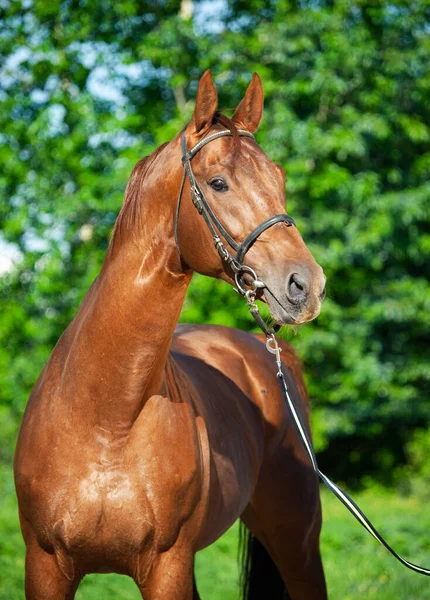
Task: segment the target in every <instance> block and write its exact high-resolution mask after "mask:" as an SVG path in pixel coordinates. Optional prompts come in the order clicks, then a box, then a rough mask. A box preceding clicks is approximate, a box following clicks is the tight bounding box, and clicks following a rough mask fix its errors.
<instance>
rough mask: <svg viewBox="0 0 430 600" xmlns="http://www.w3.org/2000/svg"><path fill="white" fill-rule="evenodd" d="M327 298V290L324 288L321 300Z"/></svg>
mask: <svg viewBox="0 0 430 600" xmlns="http://www.w3.org/2000/svg"><path fill="white" fill-rule="evenodd" d="M325 296H326V289H325V287H324V289H323V291H322V292H321V294H320V298H321V300H324V298H325Z"/></svg>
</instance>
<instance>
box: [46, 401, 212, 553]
mask: <svg viewBox="0 0 430 600" xmlns="http://www.w3.org/2000/svg"><path fill="white" fill-rule="evenodd" d="M164 403H165V401H164V400H163V399H161V398H160V399H159V400H157V401H154V406H153V410H151V411H149V410H144V411H143V412H144V413H146V414H144V415H142V419H141V420H140V421H139V420H138V422H137V423H136V424H135V425H134V427H133V430H132V431H131V433H130V434H129V436H128V439H127V443H126V444H125V445H124V446H123V447H122V448H120V449H117V451H116V453H115V454H114V453H110V452H109V450H108V449H106V450H104V451H103V452H102V453H100V454H99V456H98V457H97V460H95V461H92V462H88V463H87V464H86V465H85V467H83V468H81V469H80V471H79V473H74V474H73V476H72V477H71V478H70V480H69V481H70V484H71V487H70V488H69V490H68V492H67V494H66V495H64V497H63V501H62V502H61V506H58V507H57V510H55V519H54V520H55V522H57V521H58V520H61V521H62V522H63V523H64V525H63V526H62V527H61V528H60V529H59V532H60V533H61V535H62V536H63V538H64V539H63V543H64V544H65V545H66V547H69V548H70V549H71V550H73V548H74V547H75V548H77V549H78V548H80V547H83V546H84V545H85V544H86V545H87V546H88V544H90V545H91V544H96V545H98V546H99V547H100V548H101V547H106V546H107V545H109V544H114V546H115V548H116V549H117V551H118V548H119V547H122V549H123V551H124V552H127V551H130V552H131V551H133V552H136V551H139V552H140V551H144V547H145V545H146V544H151V545H152V546H154V545H155V546H156V547H157V548H161V549H165V548H168V547H169V546H170V545H172V544H173V543H174V541H175V539H176V538H177V535H178V531H179V529H180V527H181V524H183V523H184V522H186V521H188V520H190V519H193V518H194V514H195V513H196V512H198V504H199V501H200V498H201V471H200V451H199V445H198V442H197V437H196V433H195V431H194V427H193V426H192V424H191V421H190V420H189V418H188V416H187V414H186V413H187V410H188V409H186V408H184V407H183V406H182V405H176V407H173V409H172V407H171V406H169V407H168V408H169V410H168V411H167V404H166V411H165V414H164V418H163V414H162V413H163V408H164ZM155 405H156V406H155ZM172 410H173V411H174V412H175V413H176V419H174V420H173V421H172V414H171V413H172ZM155 412H156V413H157V419H156V422H154V419H153V418H151V417H152V416H153V415H154V414H155ZM184 413H185V414H184ZM145 417H146V418H145Z"/></svg>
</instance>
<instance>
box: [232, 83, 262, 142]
mask: <svg viewBox="0 0 430 600" xmlns="http://www.w3.org/2000/svg"><path fill="white" fill-rule="evenodd" d="M263 106H264V92H263V84H262V83H261V79H260V76H259V75H258V74H257V73H253V74H252V79H251V83H250V84H249V86H248V89H247V90H246V93H245V96H244V98H243V100H242V101H241V102H240V104H239V106H238V107H237V108H236V110H235V111H234V115H233V121H234V122H235V123H236V125H237V126H238V127H240V128H241V129H246V130H247V131H250V132H251V133H254V131H257V129H258V126H259V125H260V121H261V117H262V116H263Z"/></svg>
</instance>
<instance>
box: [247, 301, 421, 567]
mask: <svg viewBox="0 0 430 600" xmlns="http://www.w3.org/2000/svg"><path fill="white" fill-rule="evenodd" d="M245 297H246V301H247V303H248V308H249V310H250V312H251V315H252V316H253V318H254V319H255V321H256V323H257V324H258V325H259V326H260V327H261V329H262V330H263V331H264V333H265V335H266V337H267V340H266V348H267V350H268V351H269V352H270V353H271V354H274V357H275V362H276V365H277V367H278V370H277V373H276V377H277V379H278V382H279V386H280V388H281V392H282V395H283V397H284V400H285V403H286V405H287V407H288V410H289V413H290V415H291V417H292V418H293V423H294V426H295V428H296V430H297V433H298V434H299V438H300V441H301V442H302V444H303V447H304V448H305V450H306V452H307V454H308V456H309V458H310V461H311V463H312V467H313V469H314V471H315V473H316V474H317V475H318V476H319V477H320V479H321V480H322V481H323V483H324V484H325V485H326V486H327V487H328V489H329V490H330V491H331V492H333V494H334V495H335V496H336V497H337V498H338V499H339V500H340V501H341V502H342V504H343V505H344V506H346V508H347V509H348V510H349V512H350V513H351V514H352V515H353V516H354V517H355V518H356V519H357V521H358V522H359V523H360V524H361V525H362V526H363V527H364V528H365V529H366V530H367V531H368V532H369V533H370V535H372V536H373V537H374V538H375V539H376V540H378V542H379V543H380V544H382V545H383V546H385V548H386V549H387V550H388V551H389V552H391V554H392V555H393V556H394V557H395V558H397V560H398V561H399V562H401V563H402V565H404V566H405V567H407V568H408V569H411V570H412V571H415V573H420V574H421V575H430V569H425V568H424V567H420V566H419V565H415V564H414V563H411V562H409V561H408V560H405V559H404V558H402V557H401V556H400V555H399V554H397V552H396V551H395V550H393V548H391V546H390V545H389V544H388V543H387V542H386V541H385V540H384V538H383V537H382V535H381V534H380V533H379V532H378V531H377V530H376V529H375V528H374V527H373V525H372V523H371V522H370V521H369V519H368V518H367V517H366V515H365V514H364V513H363V511H362V510H361V509H360V508H359V507H358V506H357V504H356V503H355V502H354V500H352V498H350V497H349V496H348V494H347V493H346V492H344V491H343V490H342V489H341V488H340V487H339V486H338V485H336V484H335V483H333V481H331V479H329V478H328V477H327V476H326V475H324V473H323V472H322V471H320V469H319V467H318V463H317V459H316V456H315V452H314V449H313V447H312V442H311V440H310V438H309V436H308V433H307V431H306V428H305V426H304V424H303V421H302V418H301V416H300V413H299V412H298V410H297V408H296V406H295V404H294V402H293V400H292V399H291V397H290V394H289V393H288V387H287V384H286V381H285V378H284V374H283V373H282V362H281V352H282V350H281V348H280V347H279V344H278V340H277V339H276V337H275V334H274V332H273V330H269V329H268V328H267V326H266V324H265V323H264V321H263V319H262V317H261V315H260V314H259V311H258V306H257V305H256V304H255V291H254V290H252V289H251V290H248V292H246V294H245ZM261 323H262V324H263V326H262V325H261Z"/></svg>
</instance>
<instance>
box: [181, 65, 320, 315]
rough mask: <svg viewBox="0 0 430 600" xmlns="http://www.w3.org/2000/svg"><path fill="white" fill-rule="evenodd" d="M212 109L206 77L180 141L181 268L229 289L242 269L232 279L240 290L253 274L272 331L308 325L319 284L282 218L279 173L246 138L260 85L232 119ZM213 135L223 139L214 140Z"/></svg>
mask: <svg viewBox="0 0 430 600" xmlns="http://www.w3.org/2000/svg"><path fill="white" fill-rule="evenodd" d="M217 106H218V97H217V93H216V90H215V86H214V84H213V81H212V76H211V73H210V71H206V73H205V74H204V75H203V76H202V78H201V80H200V83H199V87H198V92H197V99H196V106H195V110H194V113H193V116H192V118H191V121H190V123H189V124H188V126H187V127H186V129H185V131H184V132H183V134H182V138H183V141H182V144H183V145H182V150H183V163H184V166H185V167H186V169H185V171H186V174H188V178H186V177H185V176H184V181H183V183H184V186H183V190H181V194H182V195H183V200H182V204H181V205H179V204H178V211H177V224H176V240H177V244H178V247H180V252H181V255H182V260H183V263H185V264H186V265H187V266H188V267H190V268H191V269H193V270H195V271H197V272H199V273H202V274H204V275H208V276H212V277H217V278H220V279H224V280H226V281H229V282H230V283H234V274H235V271H236V272H237V269H238V267H239V268H240V267H241V266H242V265H243V264H245V265H246V266H247V267H249V269H246V268H245V269H242V271H241V272H240V273H241V275H242V274H243V282H244V284H245V282H247V283H250V282H251V279H252V278H251V277H250V273H253V272H255V273H256V274H258V283H259V286H258V289H257V290H256V294H257V296H258V298H260V299H262V300H263V301H265V302H266V303H267V305H268V307H269V310H270V313H271V316H272V318H273V319H274V321H275V322H276V323H277V324H279V325H284V324H288V323H295V324H299V323H305V322H306V321H310V320H312V319H314V318H315V317H316V316H318V314H319V312H320V309H321V303H322V300H323V298H324V295H325V276H324V273H323V270H322V268H321V267H320V265H318V263H317V262H316V261H315V259H314V258H313V256H312V254H311V253H310V251H309V250H308V248H307V247H306V245H305V243H304V241H303V239H302V237H301V235H300V233H299V231H298V229H297V228H296V227H295V226H294V225H293V223H294V221H293V220H292V219H291V218H290V217H288V216H287V215H286V213H285V205H286V199H285V172H284V169H283V168H282V167H281V166H280V165H278V164H276V163H274V162H272V161H271V160H270V159H269V158H268V156H267V155H266V154H265V153H264V152H263V150H262V149H261V148H260V147H259V146H258V144H257V143H256V142H255V140H254V139H253V136H251V135H249V134H253V133H254V132H255V131H256V130H257V129H258V126H259V124H260V121H261V118H262V114H263V87H262V83H261V79H260V77H259V76H258V75H257V74H256V73H254V75H253V77H252V81H251V83H250V85H249V87H248V89H247V91H246V93H245V96H244V98H243V100H242V101H241V102H240V104H239V105H238V107H237V108H236V110H235V112H234V115H233V117H232V119H229V118H227V117H226V116H224V115H222V114H220V113H218V112H217ZM221 132H224V135H222V136H221V135H220V137H217V135H215V134H217V133H219V134H220V133H221ZM191 165H192V168H191ZM191 200H192V201H191ZM193 204H194V205H193ZM202 205H203V206H202ZM179 206H180V211H179ZM196 208H197V210H196ZM199 213H200V214H199ZM202 216H203V217H205V218H204V219H202ZM274 216H276V217H277V218H274V219H271V217H274ZM262 223H263V224H264V226H263V227H259V225H260V224H262ZM250 232H253V233H252V235H251V236H250V235H249V234H250ZM254 234H255V235H254ZM211 238H212V239H211ZM247 238H249V239H248V240H247ZM244 240H247V241H245V242H244ZM214 242H215V248H214ZM217 249H218V252H217V251H216V250H217ZM233 255H236V258H234V257H233ZM238 257H240V260H236V259H237V258H238ZM236 284H237V279H236Z"/></svg>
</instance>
